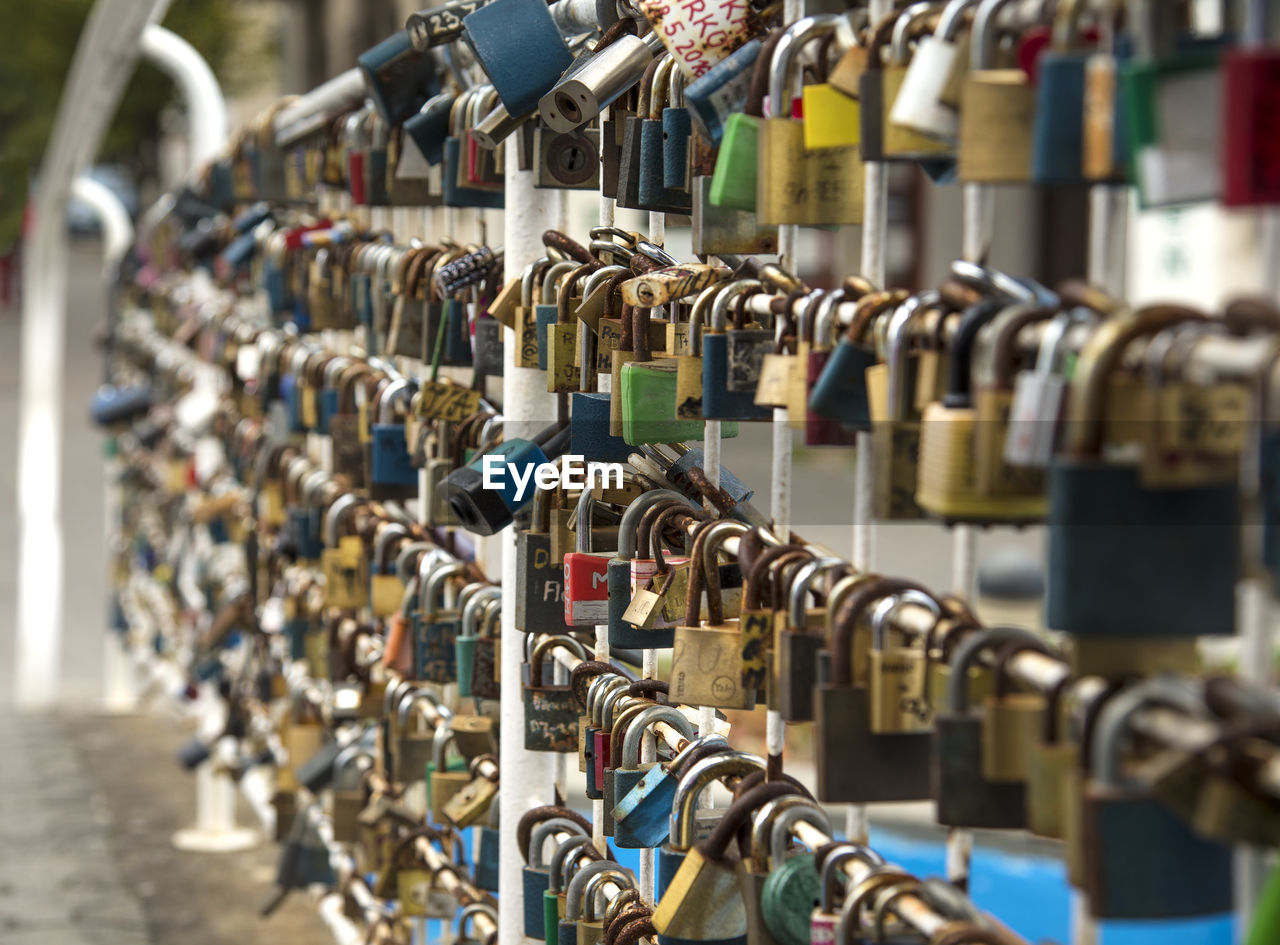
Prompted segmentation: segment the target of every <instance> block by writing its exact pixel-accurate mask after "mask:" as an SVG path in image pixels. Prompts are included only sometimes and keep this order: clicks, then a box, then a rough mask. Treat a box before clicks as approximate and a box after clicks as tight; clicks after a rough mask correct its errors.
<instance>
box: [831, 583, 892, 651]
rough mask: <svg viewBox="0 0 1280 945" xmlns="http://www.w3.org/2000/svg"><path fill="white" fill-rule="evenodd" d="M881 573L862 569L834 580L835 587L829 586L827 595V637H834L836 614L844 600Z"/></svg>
mask: <svg viewBox="0 0 1280 945" xmlns="http://www.w3.org/2000/svg"><path fill="white" fill-rule="evenodd" d="M881 577H883V575H880V574H875V573H874V572H871V571H863V572H861V573H854V574H847V575H845V576H844V577H842V578H841V579H840V580H839V581H837V582H836V584H835V587H833V588H831V593H830V594H828V595H827V620H826V625H827V637H828V638H829V639H834V636H835V622H836V614H838V613H839V612H840V610H841V609H842V608H843V607H844V602H845V601H846V600H848V599H849V595H850V594H852V593H853V592H854V591H856V590H857V589H858V588H859V587H861V586H862V585H863V584H866V583H867V582H868V581H875V580H879V579H880V578H881Z"/></svg>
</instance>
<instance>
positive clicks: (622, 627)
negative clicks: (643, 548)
mask: <svg viewBox="0 0 1280 945" xmlns="http://www.w3.org/2000/svg"><path fill="white" fill-rule="evenodd" d="M664 501H671V502H681V503H684V504H685V505H687V507H688V508H690V509H696V508H697V507H696V506H695V505H694V503H693V502H692V501H691V500H690V499H688V498H686V497H684V496H682V495H681V494H680V493H678V492H674V491H672V490H670V489H654V490H651V491H649V492H646V493H645V494H644V495H643V496H641V497H640V498H639V499H637V500H635V501H634V502H632V503H631V504H630V505H629V506H627V510H626V511H625V512H624V513H623V515H622V522H621V524H620V525H619V526H618V552H617V554H616V555H615V556H614V557H613V558H611V559H610V560H609V564H608V571H607V584H608V590H609V614H608V617H609V645H610V646H618V647H639V648H642V649H657V648H666V647H669V646H671V644H672V642H673V640H674V630H673V629H641V628H638V627H635V626H634V625H632V624H629V623H627V622H626V621H625V620H623V616H622V615H623V614H624V613H625V612H626V610H627V606H628V604H629V603H630V602H631V599H632V595H633V594H634V593H635V591H636V590H637V589H638V587H639V585H636V584H634V583H633V581H632V577H631V574H632V569H633V566H634V565H635V554H636V538H637V530H638V528H639V524H640V520H641V517H642V516H643V515H644V514H645V512H647V511H648V510H649V509H651V508H653V507H654V506H655V505H657V504H658V503H659V502H664ZM641 583H643V582H641Z"/></svg>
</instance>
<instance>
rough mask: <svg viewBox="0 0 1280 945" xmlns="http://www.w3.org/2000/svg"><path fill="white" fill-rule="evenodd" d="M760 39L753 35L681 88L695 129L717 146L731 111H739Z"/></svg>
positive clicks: (757, 56)
mask: <svg viewBox="0 0 1280 945" xmlns="http://www.w3.org/2000/svg"><path fill="white" fill-rule="evenodd" d="M762 48H763V43H761V41H760V40H758V39H753V40H751V41H750V42H747V43H745V44H744V45H742V46H740V47H739V48H738V49H735V50H734V51H733V52H732V53H730V54H729V55H728V56H727V57H726V58H724V59H722V60H720V61H719V62H718V63H716V64H715V65H714V66H712V67H711V68H710V69H709V70H708V71H707V72H704V73H703V74H702V75H701V76H699V77H698V78H696V79H694V80H693V81H692V82H690V83H689V84H688V85H687V86H686V87H685V90H684V95H685V101H686V103H687V104H688V107H689V116H690V119H691V120H692V121H693V123H694V126H695V127H696V128H697V129H698V133H699V134H701V135H702V136H703V137H704V138H706V139H707V140H708V141H710V142H711V143H712V144H713V145H715V146H716V147H719V146H720V143H721V141H722V139H723V137H724V130H725V126H726V125H727V124H728V122H729V121H730V119H731V116H733V115H734V114H741V113H742V112H743V110H744V108H745V106H746V103H747V93H748V91H749V88H750V85H751V76H752V73H753V72H754V70H755V64H756V60H757V59H758V58H759V56H760V52H761V49H762Z"/></svg>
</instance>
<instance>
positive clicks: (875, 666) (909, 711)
mask: <svg viewBox="0 0 1280 945" xmlns="http://www.w3.org/2000/svg"><path fill="white" fill-rule="evenodd" d="M903 604H915V605H916V606H920V607H924V608H926V609H927V610H929V611H930V612H931V613H932V614H933V616H934V618H935V619H936V618H940V617H941V616H942V607H941V606H940V605H939V603H938V601H937V600H935V599H934V598H933V597H931V596H930V595H928V594H922V593H920V592H919V591H910V590H908V591H904V592H902V593H901V594H898V595H890V596H887V597H885V598H884V599H883V600H881V601H880V603H879V604H877V605H876V607H875V610H874V611H872V614H871V652H870V653H868V654H867V659H868V662H867V675H868V684H869V685H868V688H869V689H870V700H871V719H870V724H871V731H872V732H874V733H875V734H877V735H885V734H908V733H912V732H926V731H929V730H930V729H932V727H933V712H932V707H931V706H930V705H929V704H928V701H927V691H928V682H927V679H926V675H925V670H926V663H927V660H928V657H927V653H926V649H925V641H924V640H923V639H919V640H914V641H910V642H909V643H908V644H907V645H905V646H903V645H901V644H900V645H897V646H889V645H888V638H889V632H890V630H889V627H888V623H889V620H890V618H891V617H892V615H893V612H894V611H895V610H896V609H897V608H898V607H899V606H901V605H903Z"/></svg>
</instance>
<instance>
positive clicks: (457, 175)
mask: <svg viewBox="0 0 1280 945" xmlns="http://www.w3.org/2000/svg"><path fill="white" fill-rule="evenodd" d="M516 2H523V0H516ZM476 12H477V13H481V12H484V11H483V9H482V10H477V11H476ZM473 15H474V14H473ZM488 90H489V87H488V86H479V85H478V86H474V87H472V88H470V89H467V90H466V91H465V92H463V93H462V94H461V95H459V96H458V98H457V99H456V100H455V101H454V103H453V108H452V110H451V111H450V113H449V137H448V138H446V139H445V141H444V160H443V167H444V169H443V171H442V172H441V177H442V181H443V190H444V196H443V200H444V205H445V206H446V207H473V208H477V209H490V210H500V209H502V208H503V207H504V206H505V205H506V204H505V198H504V196H503V190H502V188H501V187H500V186H497V183H496V181H494V183H493V184H490V185H488V186H483V187H481V186H476V185H475V184H474V183H472V182H470V181H469V180H468V175H467V158H468V142H469V141H470V138H469V136H468V119H469V117H470V116H472V115H474V113H475V112H474V109H475V106H476V104H477V103H478V102H480V101H482V99H480V98H478V96H482V95H484V94H486V93H487V92H488ZM481 150H483V149H481Z"/></svg>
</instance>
